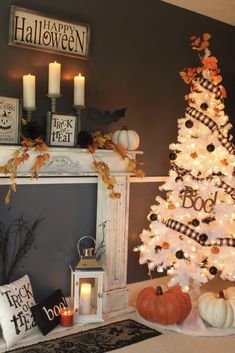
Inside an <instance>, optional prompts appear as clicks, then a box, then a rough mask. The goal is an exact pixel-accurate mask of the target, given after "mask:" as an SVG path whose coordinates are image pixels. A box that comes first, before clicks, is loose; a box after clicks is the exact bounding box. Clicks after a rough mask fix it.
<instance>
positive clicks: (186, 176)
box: [136, 33, 235, 291]
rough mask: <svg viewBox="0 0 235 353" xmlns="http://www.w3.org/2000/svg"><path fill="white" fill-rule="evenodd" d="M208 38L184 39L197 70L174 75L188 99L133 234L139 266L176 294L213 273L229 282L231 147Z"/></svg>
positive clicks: (233, 194)
mask: <svg viewBox="0 0 235 353" xmlns="http://www.w3.org/2000/svg"><path fill="white" fill-rule="evenodd" d="M210 37H211V36H210V35H209V34H208V33H205V34H203V36H202V38H200V37H199V38H197V37H195V36H193V37H191V38H190V39H191V41H192V43H191V45H192V48H193V50H195V51H197V52H198V56H199V59H200V62H201V66H200V67H196V68H188V69H185V70H184V71H182V72H180V75H181V77H182V78H183V79H184V81H185V82H186V83H187V84H189V86H190V92H189V94H188V95H187V96H186V97H185V99H186V101H187V102H188V106H187V108H186V111H185V114H184V117H183V118H180V119H179V120H178V127H179V133H178V141H177V143H173V144H171V145H170V150H171V153H170V154H169V158H170V161H171V169H170V171H169V176H168V177H167V180H166V182H165V184H164V185H162V186H161V187H160V188H159V189H160V190H161V191H165V192H166V198H165V199H164V198H162V197H160V196H157V197H156V205H153V206H151V211H150V213H149V215H148V220H149V221H150V226H149V229H148V230H144V231H143V232H142V234H141V235H140V238H141V241H142V244H141V245H140V246H139V247H138V248H137V249H136V250H137V251H140V259H139V262H140V264H145V263H147V264H148V268H149V271H150V272H151V271H152V270H154V269H156V270H157V271H158V272H163V271H164V270H166V271H167V274H169V275H171V280H170V281H169V283H168V285H169V286H172V285H174V284H176V283H178V284H179V285H180V286H181V287H182V289H183V291H188V290H189V288H190V287H191V286H193V287H194V288H196V287H198V286H200V285H201V284H202V283H205V282H207V281H208V280H210V279H211V278H213V277H214V276H215V275H216V273H220V276H221V278H222V279H228V280H230V281H234V280H235V266H234V263H235V177H234V170H235V146H234V145H233V143H232V136H231V135H229V130H230V129H231V127H232V125H231V124H230V123H229V118H228V116H227V115H226V114H225V113H224V98H225V97H226V91H225V89H224V87H223V86H222V85H221V81H222V77H221V75H220V74H219V73H220V70H219V68H218V66H217V59H216V58H215V57H214V56H211V53H210V50H209V48H208V47H209V39H210Z"/></svg>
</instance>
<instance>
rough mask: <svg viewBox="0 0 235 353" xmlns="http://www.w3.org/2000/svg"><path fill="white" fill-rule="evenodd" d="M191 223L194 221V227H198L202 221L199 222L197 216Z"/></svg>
mask: <svg viewBox="0 0 235 353" xmlns="http://www.w3.org/2000/svg"><path fill="white" fill-rule="evenodd" d="M191 223H192V225H193V226H194V227H198V226H199V224H200V222H199V220H198V219H197V218H194V219H193V220H192V222H191Z"/></svg>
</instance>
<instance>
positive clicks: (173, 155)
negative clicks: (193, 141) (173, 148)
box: [169, 152, 177, 161]
mask: <svg viewBox="0 0 235 353" xmlns="http://www.w3.org/2000/svg"><path fill="white" fill-rule="evenodd" d="M169 158H170V160H171V161H175V160H176V158H177V154H176V153H175V152H171V153H170V154H169Z"/></svg>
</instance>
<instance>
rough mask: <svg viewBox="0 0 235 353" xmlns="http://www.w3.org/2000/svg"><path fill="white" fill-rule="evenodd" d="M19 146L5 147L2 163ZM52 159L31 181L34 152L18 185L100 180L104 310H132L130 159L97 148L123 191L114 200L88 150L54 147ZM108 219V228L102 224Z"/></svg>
mask: <svg viewBox="0 0 235 353" xmlns="http://www.w3.org/2000/svg"><path fill="white" fill-rule="evenodd" d="M16 149H17V147H15V146H1V155H0V165H4V164H5V163H6V162H7V161H8V160H9V159H10V158H11V156H12V155H13V153H14V151H15V150H16ZM48 152H49V155H50V159H49V161H48V162H47V163H45V164H44V166H43V167H42V169H40V173H39V178H38V179H37V180H34V179H33V180H31V179H30V178H29V176H30V169H31V168H32V165H33V161H34V158H33V157H34V155H36V152H33V151H31V152H30V158H29V159H28V160H27V161H26V162H25V163H24V164H23V165H20V167H19V170H18V177H17V180H16V182H17V184H24V185H34V184H74V183H88V184H89V183H97V211H96V212H97V216H96V242H97V246H99V244H100V243H101V241H102V239H103V236H104V238H105V243H106V246H105V253H104V255H103V256H102V259H101V262H102V265H103V268H104V270H105V276H104V285H103V312H104V313H105V314H109V313H111V312H112V313H115V312H116V313H120V312H125V311H128V310H129V309H128V301H129V300H128V289H127V250H128V220H129V188H130V173H128V171H127V169H128V161H126V160H123V159H122V158H121V157H120V156H119V155H118V154H117V153H116V152H113V151H110V150H97V151H96V152H95V156H96V158H98V159H101V160H102V161H104V162H106V163H107V164H108V166H109V168H110V172H111V174H112V175H113V176H114V177H115V178H116V180H117V184H116V185H115V190H116V191H117V192H120V194H121V198H120V199H111V198H110V197H109V192H108V190H107V187H106V185H105V184H104V183H103V181H102V179H101V177H100V175H98V174H97V172H96V170H95V169H94V167H93V164H92V162H93V157H92V155H91V154H89V153H88V152H87V150H86V149H78V148H62V147H50V148H49V151H48ZM141 153H142V152H139V151H138V152H137V151H131V152H128V155H129V156H130V157H131V158H136V156H137V155H138V154H141ZM1 184H2V185H3V184H10V181H9V178H8V177H7V176H3V175H1ZM105 221H107V222H106V226H105V228H102V227H100V224H102V223H103V222H105Z"/></svg>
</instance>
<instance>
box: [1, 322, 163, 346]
mask: <svg viewBox="0 0 235 353" xmlns="http://www.w3.org/2000/svg"><path fill="white" fill-rule="evenodd" d="M159 335H161V333H160V332H158V331H156V330H153V329H151V328H149V327H147V326H145V325H143V324H140V323H138V322H136V321H134V320H129V319H128V320H123V321H118V322H114V323H112V324H109V325H105V326H100V327H98V328H95V329H91V330H87V331H82V332H78V333H75V334H72V335H68V336H64V337H60V338H56V339H53V340H50V341H44V342H40V343H37V344H34V345H31V346H27V347H21V348H17V349H13V350H11V351H8V353H11V352H12V353H13V352H17V353H105V352H110V351H112V350H114V349H118V348H122V347H125V346H129V345H131V344H133V343H138V342H140V341H144V340H146V339H148V338H152V337H156V336H159Z"/></svg>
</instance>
